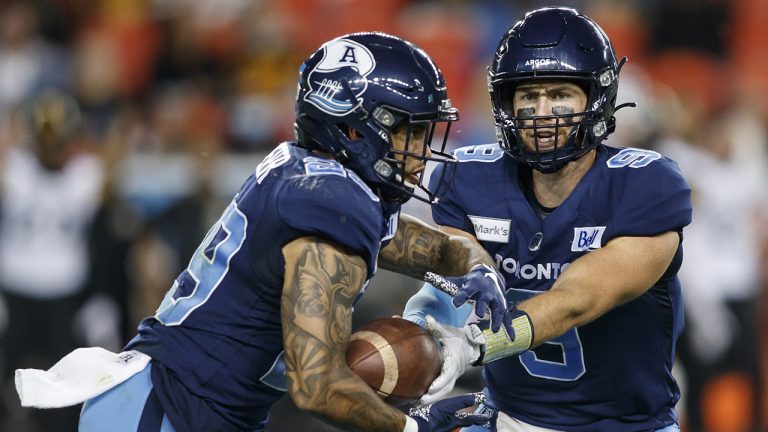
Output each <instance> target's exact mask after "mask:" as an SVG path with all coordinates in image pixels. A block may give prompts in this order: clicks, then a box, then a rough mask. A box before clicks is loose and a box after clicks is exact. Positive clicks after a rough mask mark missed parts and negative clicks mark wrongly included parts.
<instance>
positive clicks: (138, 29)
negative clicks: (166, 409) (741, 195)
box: [0, 0, 768, 432]
mask: <svg viewBox="0 0 768 432" xmlns="http://www.w3.org/2000/svg"><path fill="white" fill-rule="evenodd" d="M552 3H553V2H542V1H534V0H528V1H524V0H519V1H515V0H506V1H505V0H484V1H459V0H454V1H426V0H424V1H408V0H27V1H7V0H6V1H2V2H0V166H2V161H3V158H4V156H5V155H6V154H7V153H8V152H9V151H10V149H12V148H23V147H24V146H27V145H28V143H29V141H30V137H31V136H34V135H35V133H36V132H37V131H36V130H35V128H36V127H38V126H37V125H36V123H34V122H30V121H29V116H28V110H29V105H30V101H31V100H32V99H33V98H34V96H35V95H37V94H39V92H40V91H41V90H44V89H51V88H54V89H57V90H58V91H60V92H61V93H60V95H62V96H61V97H64V98H66V97H68V96H64V95H69V96H71V97H73V98H74V100H76V101H77V103H78V105H79V109H80V120H81V126H82V127H81V128H80V129H78V130H77V132H75V133H73V134H72V135H67V136H66V137H65V138H66V140H67V142H68V143H69V147H68V152H69V153H71V154H76V153H82V152H86V153H91V154H95V155H97V156H98V157H99V158H100V160H101V161H102V163H103V165H104V167H105V172H106V176H105V178H104V179H103V184H102V185H100V186H101V187H102V188H103V193H102V200H101V202H100V204H99V213H98V214H99V217H98V218H97V219H96V221H95V222H94V223H93V225H92V229H91V236H90V237H89V238H87V239H84V241H88V242H89V244H90V245H91V250H92V251H94V250H95V251H98V252H97V253H95V254H94V256H92V257H91V265H92V270H93V271H92V274H93V275H95V276H94V277H93V278H92V279H91V281H90V282H89V283H88V284H87V286H84V287H83V296H84V298H85V297H89V296H90V295H92V294H93V293H96V292H102V293H106V294H107V295H108V296H109V297H110V298H112V299H113V300H115V305H117V309H116V313H115V314H113V315H111V316H100V317H96V318H93V319H94V321H92V322H91V324H90V326H91V327H99V326H100V325H101V324H99V323H100V322H102V321H104V322H107V321H109V320H111V319H116V320H117V321H116V323H117V325H118V329H119V333H118V336H117V338H116V339H115V338H112V339H109V338H107V339H102V340H101V343H102V344H103V345H106V346H108V347H112V348H113V349H114V348H115V347H117V348H119V346H120V345H121V344H122V343H124V342H125V341H127V339H128V338H130V337H131V336H132V335H133V333H134V330H135V328H136V324H137V323H138V321H139V320H140V319H141V318H142V317H144V316H146V315H148V314H151V313H153V311H154V309H155V307H156V306H157V305H158V304H159V301H160V299H161V298H162V295H163V294H164V293H165V291H166V290H167V289H168V287H169V286H170V284H171V281H172V280H173V278H174V277H175V276H176V275H177V274H178V272H179V271H180V270H181V269H182V268H183V267H184V266H185V264H186V262H187V260H188V259H189V256H190V254H191V253H192V251H193V250H194V249H195V247H196V246H197V242H198V241H199V240H200V239H201V238H202V236H203V234H204V232H205V230H206V229H207V227H208V225H209V224H210V223H211V222H212V221H213V220H215V219H216V218H217V217H218V214H219V213H220V211H221V210H222V209H223V208H224V206H225V205H226V203H227V201H228V200H229V199H230V198H231V196H232V194H233V193H234V192H235V191H236V190H237V188H238V186H239V184H240V182H241V181H242V180H243V179H244V178H245V177H247V175H248V174H249V173H250V171H252V170H253V169H254V167H255V165H256V164H257V163H258V161H259V160H260V159H261V158H262V157H263V156H264V155H265V154H266V153H267V152H268V151H270V150H271V149H272V148H273V147H274V146H275V145H276V144H278V143H279V142H281V141H283V140H290V139H291V138H292V136H293V131H292V117H293V98H294V94H295V87H296V78H297V70H298V66H299V64H300V62H301V61H302V59H303V58H305V57H306V56H307V55H308V54H309V53H311V52H312V51H314V50H315V49H316V48H317V47H318V46H319V44H320V43H322V42H323V41H325V40H327V39H329V38H332V37H334V36H337V35H340V34H344V33H348V32H352V31H362V30H381V31H386V32H390V33H393V34H396V35H399V36H402V37H404V38H406V39H409V40H411V41H413V42H415V43H416V44H417V45H419V46H421V47H422V48H424V49H425V50H426V51H427V52H428V53H429V54H430V55H431V56H432V57H433V58H434V59H435V60H436V62H437V63H438V64H439V66H440V67H441V68H442V69H443V71H444V73H445V75H446V79H447V82H448V86H449V95H450V96H451V98H452V99H453V101H454V105H455V106H457V107H459V109H460V111H461V120H460V121H459V122H458V124H457V125H455V126H454V129H453V134H452V141H451V145H452V146H454V147H457V146H461V145H469V144H477V143H486V142H492V141H493V140H494V133H493V127H492V118H491V115H490V104H489V98H488V95H487V89H486V84H485V67H486V66H487V64H489V62H490V59H491V56H492V53H493V51H494V49H495V48H496V42H497V40H498V39H499V37H500V36H501V35H502V34H503V32H504V31H505V30H506V29H507V28H508V27H509V26H510V25H511V24H513V23H514V22H515V21H516V19H517V18H518V17H519V16H520V14H521V13H522V11H524V10H527V9H530V8H533V7H538V6H546V5H550V4H552ZM560 4H562V5H566V6H574V7H579V8H581V9H582V10H584V11H585V12H586V13H587V14H588V15H589V16H590V17H592V18H593V19H595V20H596V21H597V22H598V23H600V25H601V26H602V27H603V28H604V29H605V30H606V32H607V33H608V34H609V36H610V38H611V39H612V41H613V43H614V45H615V47H616V51H617V54H618V55H619V56H624V55H626V56H628V57H629V58H630V62H629V63H628V64H627V66H626V67H625V69H624V70H623V72H622V76H621V80H622V83H621V91H620V95H619V102H626V101H630V100H634V101H637V102H638V103H639V107H638V108H637V109H635V110H630V109H626V110H623V111H621V112H619V113H618V115H617V117H618V126H617V132H616V133H615V134H614V135H613V136H612V137H611V139H610V140H609V143H611V144H614V145H621V146H636V147H644V148H653V149H658V150H660V151H662V152H663V151H664V149H665V148H666V147H665V145H666V144H668V143H670V142H673V143H683V144H684V146H688V147H687V148H688V149H689V150H691V152H693V153H696V152H704V153H707V152H709V153H710V154H716V155H720V156H719V157H720V159H721V160H724V161H726V162H727V164H730V165H728V166H729V167H730V168H729V169H732V171H733V172H738V171H743V170H746V169H747V168H746V167H748V169H749V170H750V172H754V173H755V175H754V176H752V177H750V178H751V179H753V180H750V181H751V182H753V183H752V184H751V185H745V184H737V185H735V186H734V187H735V189H740V188H742V187H744V190H747V191H751V190H752V189H753V188H754V189H755V190H757V194H756V195H755V196H754V197H753V198H754V201H755V202H757V203H762V204H759V205H758V206H757V207H760V206H762V208H763V209H766V208H768V206H766V205H764V204H765V202H766V201H767V200H768V198H766V195H768V194H766V192H765V190H764V188H765V187H766V186H768V174H766V173H768V161H767V160H766V156H765V155H766V153H767V152H768V151H767V150H768V141H767V140H766V126H768V74H767V73H766V70H768V27H766V26H765V21H766V20H768V2H765V1H762V0H626V1H621V0H584V1H567V2H566V1H563V2H561V3H560ZM53 126H54V129H55V126H56V123H55V122H54V123H53ZM54 132H57V131H56V130H55V131H54ZM59 132H60V133H61V134H62V135H64V134H65V133H64V132H61V131H59ZM726 142H727V144H723V143H726ZM724 147H727V148H728V149H730V150H723V148H724ZM689 153H690V152H689ZM689 153H686V152H685V151H684V152H683V153H682V155H683V156H682V157H685V155H686V154H689ZM694 160H695V157H694ZM726 162H724V163H726ZM694 166H695V165H694ZM0 169H2V168H0ZM723 172H729V171H727V170H725V171H723ZM1 173H2V171H0V174H1ZM686 174H687V173H686ZM694 174H695V173H691V175H694ZM699 174H701V173H699ZM723 180H724V181H726V180H728V179H723ZM747 186H751V187H747ZM699 192H700V191H697V190H696V188H694V200H696V196H697V194H699ZM734 193H737V191H736V190H734ZM1 202H2V195H1V194H0V203H1ZM694 203H695V204H694V205H696V201H694ZM695 210H696V208H695ZM407 211H410V212H413V213H416V214H418V215H420V216H421V217H423V218H425V219H427V220H429V213H428V211H427V209H425V208H424V207H421V206H417V205H410V204H409V206H408V208H407ZM737 211H738V209H735V210H734V212H737ZM755 219H756V220H757V222H756V223H754V225H750V226H749V227H748V229H749V230H750V233H751V235H752V237H754V238H755V239H758V241H759V243H760V244H762V248H760V249H756V250H751V251H748V252H745V253H748V254H749V256H746V257H744V258H743V259H749V260H754V261H755V262H756V263H758V265H757V266H756V267H755V269H756V271H755V274H752V275H750V277H751V279H752V280H753V281H754V283H755V284H756V288H754V289H751V290H749V297H748V300H749V303H750V304H752V305H753V307H754V308H756V309H757V310H758V311H759V312H758V314H757V316H758V317H762V318H761V320H758V322H757V323H756V324H755V331H757V333H758V334H759V335H760V337H759V340H755V341H753V342H754V343H755V344H758V343H759V345H758V346H759V347H761V350H762V352H763V353H765V350H766V348H768V318H765V317H766V316H768V314H766V313H765V311H766V309H768V304H766V290H767V289H768V288H767V287H766V285H767V284H766V281H767V280H768V277H767V274H766V270H765V269H766V268H768V253H767V252H766V251H767V250H768V240H767V238H766V229H765V218H764V217H763V218H762V219H760V218H759V217H758V216H755ZM725 238H726V241H727V236H726V237H725ZM1 242H3V238H0V243H1ZM94 245H95V246H94ZM709 246H710V247H711V249H712V250H717V249H718V248H719V247H720V246H721V245H718V244H712V245H709ZM742 252H744V251H742ZM739 259H741V258H739ZM45 265H46V263H40V266H41V270H40V271H45ZM685 265H686V266H696V265H702V266H705V265H706V266H711V267H713V268H715V269H717V268H718V267H717V266H718V265H719V264H718V262H717V261H715V262H696V261H694V262H691V261H686V264H685ZM761 269H762V270H761ZM418 286H419V284H418V283H417V282H416V281H413V280H410V279H407V278H403V277H399V276H395V275H392V274H389V273H387V272H384V271H382V272H381V274H380V275H379V276H377V278H376V280H375V281H374V283H373V284H372V287H371V288H370V289H369V291H368V293H367V294H366V296H365V298H364V300H363V302H362V303H361V304H360V306H359V308H358V311H357V312H356V315H355V323H356V325H359V324H360V323H361V322H363V321H367V320H369V319H373V318H376V317H380V316H389V315H392V314H397V313H399V312H400V310H401V308H402V305H403V304H404V302H405V300H406V299H407V297H408V295H409V293H410V292H412V290H414V289H417V288H418ZM684 289H685V292H686V293H691V295H692V296H696V289H697V287H696V286H684ZM1 311H2V309H1V308H0V312H1ZM4 316H5V315H4V314H3V313H0V325H2V326H3V328H4V325H3V322H2V321H3V320H2V318H3V317H4ZM100 320H102V321H100ZM60 324H61V325H62V326H70V325H72V323H71V322H68V321H66V322H61V323H60ZM105 326H106V324H105ZM99 328H100V327H99ZM78 332H79V334H78V337H79V340H80V341H81V342H80V343H82V344H87V343H89V342H92V341H93V340H94V339H93V335H91V334H90V333H92V332H88V331H87V330H83V329H82V328H81V329H80V330H78ZM746 333H748V332H746ZM731 337H739V335H738V334H737V335H735V336H733V335H732V336H731ZM96 340H97V341H98V339H96ZM766 358H768V356H766V355H762V356H760V357H759V359H761V360H760V365H761V367H762V370H763V371H764V373H763V377H765V376H767V375H768V373H765V372H768V364H766V360H765V359H766ZM681 376H682V377H684V375H681ZM682 379H684V378H682ZM735 383H736V384H734V386H735V387H734V388H735V389H736V390H733V388H731V387H733V386H731V387H729V386H728V384H724V385H725V387H726V390H724V392H723V394H724V395H726V396H720V399H718V398H717V397H714V399H712V401H711V402H710V403H711V406H708V408H707V411H708V412H710V413H711V414H710V417H712V418H711V419H710V421H711V422H714V423H710V424H714V425H719V426H716V427H718V428H719V429H717V430H718V432H727V431H731V430H733V431H734V432H735V431H740V430H747V429H743V428H741V429H740V428H739V427H742V426H743V422H742V423H739V422H740V421H741V420H739V419H741V418H743V417H744V416H746V415H747V414H748V413H747V411H748V410H749V408H748V406H750V404H749V401H750V400H757V401H758V404H759V406H760V408H758V410H759V411H760V412H762V413H766V412H768V401H765V399H766V398H764V397H762V395H763V392H762V391H760V389H764V388H765V380H763V381H762V382H752V384H753V386H752V387H751V388H752V390H749V389H748V390H745V391H739V390H738V389H739V388H740V387H739V385H740V384H739V381H738V380H737V381H735ZM8 384H9V383H6V388H5V392H4V394H5V398H4V399H5V400H6V405H9V406H10V408H9V409H8V410H7V413H6V420H7V419H8V418H14V419H15V420H13V421H12V422H10V421H9V423H5V425H6V426H5V427H6V428H7V430H14V429H13V427H16V428H18V429H16V430H29V429H23V426H19V425H23V424H24V420H23V419H24V418H25V416H26V414H24V412H23V410H21V411H19V410H18V408H17V407H13V401H12V399H13V397H14V396H13V394H12V390H11V389H10V388H9V385H8ZM460 384H461V386H462V388H464V389H471V388H472V387H474V386H477V385H479V378H478V376H477V374H470V375H469V376H468V377H466V378H464V379H463V380H462V381H461V382H460ZM728 389H730V390H731V391H729V390H728ZM727 395H730V396H727ZM745 410H746V411H745ZM683 411H684V410H683ZM764 417H768V416H764ZM272 418H273V425H272V427H271V429H270V430H273V431H289V430H298V429H299V428H303V429H305V430H326V429H327V430H330V428H326V427H325V426H322V425H320V424H319V423H317V422H316V421H315V420H313V419H310V418H309V417H308V416H306V415H304V414H303V413H299V412H296V410H295V408H293V406H292V405H291V403H290V401H288V400H287V399H286V400H283V401H282V402H281V403H280V404H278V405H277V406H276V408H275V410H274V412H273V415H272ZM718 422H719V423H718ZM763 422H764V426H763V427H764V428H768V419H763ZM13 425H16V426H13ZM740 425H741V426H740ZM0 429H2V426H0Z"/></svg>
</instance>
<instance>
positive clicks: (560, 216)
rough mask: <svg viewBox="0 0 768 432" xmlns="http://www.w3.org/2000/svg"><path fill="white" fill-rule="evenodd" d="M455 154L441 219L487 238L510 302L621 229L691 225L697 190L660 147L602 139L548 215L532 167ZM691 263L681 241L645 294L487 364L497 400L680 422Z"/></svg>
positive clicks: (528, 417)
mask: <svg viewBox="0 0 768 432" xmlns="http://www.w3.org/2000/svg"><path fill="white" fill-rule="evenodd" d="M455 154H456V157H457V158H458V159H459V163H458V164H455V166H454V168H453V169H455V173H454V177H453V182H452V184H451V188H450V190H449V192H448V193H447V195H446V196H445V197H444V198H443V199H442V200H441V201H440V202H439V204H437V205H436V206H433V218H434V220H435V222H436V223H437V224H439V225H444V226H450V227H454V228H458V229H461V230H464V231H466V232H468V233H471V234H473V235H475V236H476V237H477V238H478V240H479V241H480V242H481V243H482V245H483V246H484V247H485V249H486V250H487V251H488V252H489V253H490V254H491V255H492V256H494V257H495V259H496V262H497V265H498V267H499V269H500V270H501V271H502V273H503V274H504V276H505V278H506V283H507V287H508V291H507V297H508V299H509V301H510V303H511V304H516V303H519V302H520V301H522V300H524V299H526V298H529V297H531V296H535V295H537V294H539V293H541V292H543V291H547V290H549V289H550V288H551V287H552V285H553V284H554V282H555V280H556V279H557V277H558V276H559V275H560V274H561V273H562V272H563V271H564V270H565V269H566V268H567V267H568V265H569V263H571V262H573V261H574V260H576V259H578V258H579V257H581V256H583V255H584V254H587V253H589V252H590V251H593V250H596V249H598V248H600V247H601V246H603V245H605V244H606V243H607V242H609V241H610V240H611V239H613V238H616V237H621V236H653V235H657V234H661V233H664V232H667V231H678V232H682V228H683V227H684V226H686V225H687V224H689V223H690V221H691V201H690V188H689V187H688V185H687V183H686V182H685V180H684V179H683V177H682V175H681V173H680V171H679V169H678V167H677V164H676V163H675V162H674V161H672V160H670V159H668V158H666V157H663V156H661V155H660V154H659V153H656V152H653V151H649V150H641V149H634V148H624V149H619V148H613V147H608V146H604V145H601V146H598V147H597V159H596V161H595V163H594V165H593V166H592V168H591V169H590V170H589V171H588V172H587V174H586V175H585V176H584V177H583V178H582V179H581V181H580V182H579V184H578V185H577V186H576V188H575V189H574V190H573V192H572V194H571V195H570V196H569V197H568V198H567V199H566V200H565V201H564V202H563V203H562V204H561V205H560V206H559V207H557V208H556V209H555V210H554V211H552V212H551V213H550V214H549V215H548V216H547V217H546V218H544V219H542V217H541V216H540V215H539V214H538V213H537V211H536V209H535V208H534V207H533V206H532V205H531V204H530V203H529V201H528V200H527V199H526V197H525V193H524V191H523V190H522V188H521V186H520V182H519V180H518V177H519V176H518V171H519V170H520V167H521V166H520V165H519V164H518V163H517V162H515V161H514V160H513V159H512V158H510V157H508V156H505V154H504V152H503V151H502V150H501V149H500V148H499V146H498V145H496V144H489V145H480V146H472V147H464V148H460V149H458V150H456V152H455ZM439 175H440V172H436V173H434V174H433V177H432V178H435V176H439ZM681 260H682V248H681V247H680V248H678V251H677V253H676V255H675V257H674V259H673V261H672V263H671V264H670V266H669V268H668V269H667V271H666V273H665V274H664V275H663V276H662V278H661V279H660V280H659V281H658V282H657V283H656V284H655V285H654V286H653V287H652V288H651V289H649V290H648V291H647V292H646V293H645V294H643V295H642V296H640V297H639V298H637V299H635V300H633V301H631V302H629V303H627V304H624V305H622V306H619V307H617V308H615V309H613V310H611V311H610V312H608V313H606V314H605V315H603V316H602V317H600V318H598V319H597V320H595V321H593V322H591V323H589V324H587V325H584V326H581V327H578V328H573V329H571V330H569V331H568V332H566V333H565V334H563V335H562V336H560V337H558V338H555V339H553V340H551V341H549V342H546V343H544V344H542V345H541V346H539V347H536V348H535V349H533V350H531V351H527V352H525V353H523V354H521V355H519V356H514V357H507V358H504V359H501V360H498V361H496V362H493V363H490V364H488V365H487V366H485V370H484V372H483V377H484V380H485V383H486V386H487V389H486V392H487V393H488V396H489V399H488V403H489V404H490V405H491V406H493V407H495V408H499V409H501V410H503V411H505V412H507V413H509V414H510V415H511V416H513V417H516V418H518V419H520V420H522V421H525V422H527V423H530V424H533V425H538V426H541V427H547V428H552V429H557V430H568V431H590V432H595V431H606V432H607V431H611V432H615V431H645V430H655V429H657V428H660V427H663V426H665V425H669V424H672V423H674V422H675V421H676V413H675V409H674V407H675V404H676V402H677V401H678V399H679V397H680V391H679V389H678V386H677V384H676V382H675V380H674V379H673V377H672V373H671V370H672V364H673V361H674V355H675V352H674V347H675V342H676V339H677V338H678V336H679V335H680V332H681V331H682V327H683V309H682V308H683V305H682V298H681V292H680V283H679V281H678V278H677V271H678V269H679V267H680V264H681Z"/></svg>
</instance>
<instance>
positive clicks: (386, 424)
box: [281, 241, 404, 431]
mask: <svg viewBox="0 0 768 432" xmlns="http://www.w3.org/2000/svg"><path fill="white" fill-rule="evenodd" d="M294 251H298V253H296V254H292V252H294ZM284 253H285V254H286V269H285V284H284V286H283V295H282V300H281V314H282V326H283V343H284V347H285V360H286V377H287V379H288V386H289V391H290V394H291V397H292V398H293V400H294V402H295V403H296V405H297V406H299V407H301V408H303V409H307V410H309V411H312V412H314V413H315V414H318V415H321V416H322V417H324V418H325V419H326V420H329V421H331V422H334V423H339V424H344V425H353V426H356V427H358V428H361V429H365V430H397V431H399V430H402V428H403V421H404V417H403V414H402V413H401V412H399V411H397V410H395V409H394V408H390V407H388V406H387V405H386V404H384V402H383V401H382V400H381V399H380V398H379V397H378V396H376V394H375V393H374V392H373V390H371V389H370V388H369V387H368V386H367V385H366V384H365V383H364V382H363V381H362V380H360V379H359V378H357V377H356V376H355V375H354V374H353V373H352V372H351V371H350V370H349V368H348V367H347V366H346V357H345V354H346V348H347V344H348V342H349V336H350V333H351V323H352V303H353V301H354V299H355V297H356V296H357V294H358V293H359V291H360V289H361V288H362V286H363V284H364V283H365V279H366V276H367V268H366V265H365V262H364V261H363V260H362V259H361V258H359V257H356V256H351V255H347V254H345V253H343V252H342V251H341V250H340V249H338V248H336V247H334V246H333V245H331V244H328V243H323V242H320V241H304V242H303V243H302V244H301V246H299V247H298V248H297V249H293V250H289V251H287V252H286V249H284ZM398 428H399V429H398Z"/></svg>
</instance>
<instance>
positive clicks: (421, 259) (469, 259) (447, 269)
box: [379, 214, 496, 279]
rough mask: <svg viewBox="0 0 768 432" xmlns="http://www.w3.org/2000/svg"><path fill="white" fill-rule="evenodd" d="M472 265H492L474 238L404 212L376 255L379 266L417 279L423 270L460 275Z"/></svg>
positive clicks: (491, 259) (493, 265)
mask: <svg viewBox="0 0 768 432" xmlns="http://www.w3.org/2000/svg"><path fill="white" fill-rule="evenodd" d="M476 264H488V265H490V266H491V267H495V266H496V263H495V262H494V261H493V258H491V256H490V255H488V253H487V252H486V251H485V250H484V249H483V247H482V246H480V244H479V243H478V242H477V241H476V240H470V239H469V238H467V237H464V236H458V235H450V234H448V233H446V232H443V231H440V230H438V229H435V228H432V227H431V226H429V225H427V224H425V223H424V222H422V221H420V220H419V219H417V218H415V217H413V216H409V215H406V214H401V215H400V221H399V223H398V227H397V232H396V233H395V237H394V238H393V239H392V241H390V242H389V244H387V246H386V247H384V248H383V249H382V250H381V253H380V254H379V265H380V266H381V268H384V269H387V270H392V271H395V272H398V273H403V274H407V275H409V276H413V277H415V278H417V279H422V278H423V277H424V273H425V272H427V271H433V272H435V273H439V274H441V275H444V276H460V275H463V274H465V273H466V272H468V271H469V270H470V269H471V268H472V267H473V266H474V265H476Z"/></svg>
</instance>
